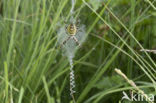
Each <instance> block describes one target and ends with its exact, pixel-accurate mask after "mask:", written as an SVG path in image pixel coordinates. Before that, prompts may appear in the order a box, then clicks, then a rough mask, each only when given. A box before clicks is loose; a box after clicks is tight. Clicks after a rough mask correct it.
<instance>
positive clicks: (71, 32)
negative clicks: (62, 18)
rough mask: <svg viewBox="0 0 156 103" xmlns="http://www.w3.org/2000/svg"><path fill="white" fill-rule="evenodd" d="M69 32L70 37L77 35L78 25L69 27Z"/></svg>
mask: <svg viewBox="0 0 156 103" xmlns="http://www.w3.org/2000/svg"><path fill="white" fill-rule="evenodd" d="M67 31H68V33H69V34H70V35H75V34H76V32H77V28H76V25H74V24H70V25H68V27H67Z"/></svg>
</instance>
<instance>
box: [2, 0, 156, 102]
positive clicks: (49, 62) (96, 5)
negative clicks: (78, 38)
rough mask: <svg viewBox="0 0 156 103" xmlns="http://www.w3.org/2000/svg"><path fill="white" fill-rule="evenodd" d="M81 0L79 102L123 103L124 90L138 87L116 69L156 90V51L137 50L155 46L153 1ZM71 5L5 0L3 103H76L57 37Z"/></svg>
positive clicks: (54, 0) (66, 0)
mask: <svg viewBox="0 0 156 103" xmlns="http://www.w3.org/2000/svg"><path fill="white" fill-rule="evenodd" d="M76 1H77V2H76V5H75V13H74V17H75V19H79V20H80V21H81V22H80V24H84V25H85V26H86V34H84V37H85V36H87V38H86V40H85V42H84V43H83V45H82V47H81V48H79V49H78V50H77V51H76V53H75V57H74V71H75V80H76V87H75V90H76V93H75V95H74V96H75V100H76V103H117V102H119V103H120V102H122V101H121V98H122V96H123V95H122V91H126V93H129V91H131V90H132V91H135V92H136V93H138V91H137V90H136V89H135V88H134V87H133V86H131V85H129V83H128V82H127V81H125V80H124V79H123V78H122V77H121V76H119V75H118V74H117V73H116V72H115V71H114V69H115V68H118V69H120V70H121V71H122V72H123V73H124V74H125V75H126V76H127V77H128V78H129V79H130V80H133V81H134V82H135V83H136V85H137V87H139V89H141V90H143V91H144V92H145V93H146V94H154V95H156V55H155V54H154V53H150V52H146V51H145V52H144V51H140V50H141V49H144V48H145V49H149V50H154V49H155V48H156V9H155V8H156V6H155V5H156V1H155V0H136V1H135V0H115V1H114V0H99V1H100V2H97V0H76ZM70 9H71V0H38V1H36V0H12V1H10V0H1V1H0V103H73V101H72V98H71V97H70V91H69V88H70V87H69V68H70V65H69V62H68V59H67V57H65V56H63V55H62V52H61V49H60V48H58V43H57V35H58V34H57V33H58V30H59V28H61V27H63V26H65V25H66V24H65V21H66V20H69V18H70V17H71V14H70ZM60 25H61V26H60ZM124 102H125V103H130V102H128V101H126V100H124ZM149 103H150V102H149Z"/></svg>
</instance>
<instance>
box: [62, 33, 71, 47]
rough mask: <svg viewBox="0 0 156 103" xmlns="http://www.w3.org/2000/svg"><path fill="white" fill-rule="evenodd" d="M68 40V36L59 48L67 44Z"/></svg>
mask: <svg viewBox="0 0 156 103" xmlns="http://www.w3.org/2000/svg"><path fill="white" fill-rule="evenodd" d="M70 38H71V36H69V37H68V38H67V39H66V40H64V41H63V43H62V44H61V47H62V46H63V45H65V44H66V43H67V41H68V40H69V39H70Z"/></svg>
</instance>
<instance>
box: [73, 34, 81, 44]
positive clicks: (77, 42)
mask: <svg viewBox="0 0 156 103" xmlns="http://www.w3.org/2000/svg"><path fill="white" fill-rule="evenodd" d="M72 38H73V40H75V42H76V44H77V45H78V46H80V43H79V41H78V40H77V38H76V37H75V36H72Z"/></svg>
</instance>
